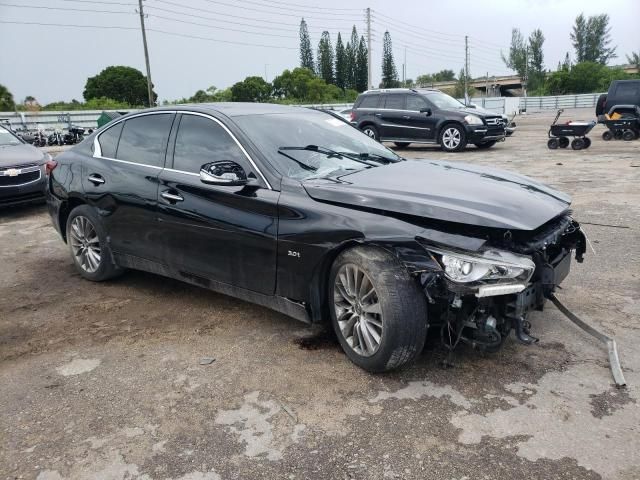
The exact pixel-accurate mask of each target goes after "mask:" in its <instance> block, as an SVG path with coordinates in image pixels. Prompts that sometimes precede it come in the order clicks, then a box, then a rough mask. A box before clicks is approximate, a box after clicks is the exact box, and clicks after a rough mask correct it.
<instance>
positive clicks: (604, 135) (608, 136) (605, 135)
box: [602, 130, 613, 142]
mask: <svg viewBox="0 0 640 480" xmlns="http://www.w3.org/2000/svg"><path fill="white" fill-rule="evenodd" d="M602 139H603V140H604V141H605V142H608V141H609V140H613V133H611V130H607V131H606V132H602Z"/></svg>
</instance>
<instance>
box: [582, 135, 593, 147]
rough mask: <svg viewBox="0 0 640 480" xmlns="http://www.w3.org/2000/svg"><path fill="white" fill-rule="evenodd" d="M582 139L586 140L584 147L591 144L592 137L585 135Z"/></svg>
mask: <svg viewBox="0 0 640 480" xmlns="http://www.w3.org/2000/svg"><path fill="white" fill-rule="evenodd" d="M582 140H584V148H585V149H587V148H589V147H590V146H591V139H590V138H589V137H584V138H583V139H582Z"/></svg>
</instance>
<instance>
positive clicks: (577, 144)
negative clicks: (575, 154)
mask: <svg viewBox="0 0 640 480" xmlns="http://www.w3.org/2000/svg"><path fill="white" fill-rule="evenodd" d="M584 145H585V142H584V140H583V139H581V138H574V139H573V141H572V142H571V148H572V149H574V150H582V149H583V148H584Z"/></svg>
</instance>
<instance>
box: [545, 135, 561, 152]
mask: <svg viewBox="0 0 640 480" xmlns="http://www.w3.org/2000/svg"><path fill="white" fill-rule="evenodd" d="M559 143H560V142H559V141H558V139H557V138H550V139H549V141H548V142H547V147H549V148H550V149H551V150H556V149H557V148H558V144H559Z"/></svg>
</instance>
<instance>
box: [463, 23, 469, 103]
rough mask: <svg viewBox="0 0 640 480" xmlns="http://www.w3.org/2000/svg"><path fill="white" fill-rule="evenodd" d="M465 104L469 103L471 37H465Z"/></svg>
mask: <svg viewBox="0 0 640 480" xmlns="http://www.w3.org/2000/svg"><path fill="white" fill-rule="evenodd" d="M464 103H465V105H466V104H467V103H469V37H468V36H467V35H465V36H464Z"/></svg>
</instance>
